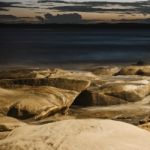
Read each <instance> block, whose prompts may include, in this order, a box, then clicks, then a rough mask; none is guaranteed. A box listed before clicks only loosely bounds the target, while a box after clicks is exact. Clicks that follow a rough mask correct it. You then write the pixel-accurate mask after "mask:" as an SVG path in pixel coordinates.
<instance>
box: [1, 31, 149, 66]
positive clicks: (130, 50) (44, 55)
mask: <svg viewBox="0 0 150 150" xmlns="http://www.w3.org/2000/svg"><path fill="white" fill-rule="evenodd" d="M138 60H145V61H149V60H150V29H145V30H144V29H135V30H134V29H133V30H129V29H97V30H92V29H89V30H84V29H83V30H80V29H79V30H67V29H66V30H56V29H53V30H52V29H21V28H19V29H11V28H9V29H8V28H1V29H0V65H3V64H5V65H11V64H22V65H23V64H24V65H39V64H40V65H51V64H55V63H57V64H63V63H95V62H97V63H120V62H122V63H126V62H136V61H138Z"/></svg>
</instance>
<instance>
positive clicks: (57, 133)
mask: <svg viewBox="0 0 150 150" xmlns="http://www.w3.org/2000/svg"><path fill="white" fill-rule="evenodd" d="M149 137H150V133H149V132H148V131H146V130H143V129H140V128H138V127H136V126H133V125H130V124H127V123H123V122H118V121H112V120H98V119H85V120H65V121H59V122H55V123H50V124H45V125H38V126H34V125H32V126H31V125H27V126H24V127H20V128H17V129H15V130H13V131H12V132H11V133H10V134H9V136H8V137H7V138H5V139H4V140H1V141H0V149H1V150H10V149H11V150H16V149H19V150H26V149H30V150H45V149H49V150H55V149H57V150H85V149H86V150H91V149H93V150H99V149H101V150H112V149H115V150H127V149H130V150H139V149H142V150H149V149H150V138H149Z"/></svg>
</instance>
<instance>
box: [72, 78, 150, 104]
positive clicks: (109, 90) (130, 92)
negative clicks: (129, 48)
mask: <svg viewBox="0 0 150 150" xmlns="http://www.w3.org/2000/svg"><path fill="white" fill-rule="evenodd" d="M149 93H150V83H149V81H148V80H137V81H134V80H131V79H130V80H126V79H125V80H124V79H122V80H120V79H119V80H118V79H117V78H116V80H115V81H113V80H112V79H108V81H107V82H105V81H104V83H102V84H100V85H98V84H97V86H94V87H90V88H88V89H87V90H84V91H83V92H81V94H80V95H79V96H78V97H77V98H76V100H75V102H74V104H75V105H81V106H92V105H99V106H106V105H114V104H122V103H127V102H136V101H139V100H142V99H143V98H145V97H146V96H147V95H149Z"/></svg>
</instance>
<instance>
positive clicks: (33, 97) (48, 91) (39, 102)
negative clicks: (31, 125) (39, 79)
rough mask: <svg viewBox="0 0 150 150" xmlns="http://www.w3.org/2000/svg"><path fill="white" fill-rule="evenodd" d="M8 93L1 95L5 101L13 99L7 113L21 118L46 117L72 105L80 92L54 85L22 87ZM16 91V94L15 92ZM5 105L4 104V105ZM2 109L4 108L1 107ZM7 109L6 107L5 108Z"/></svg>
mask: <svg viewBox="0 0 150 150" xmlns="http://www.w3.org/2000/svg"><path fill="white" fill-rule="evenodd" d="M7 92H8V94H7V95H6V94H5V93H4V94H3V95H1V97H2V98H3V99H5V100H4V101H7V99H8V100H9V101H11V100H12V102H11V105H10V104H8V105H9V106H8V105H6V106H7V107H8V110H7V115H8V116H12V117H15V118H19V119H27V118H30V117H35V118H36V119H38V118H42V117H46V116H48V115H51V114H55V113H57V112H61V111H65V110H66V109H68V108H69V107H70V105H71V104H72V102H73V101H74V99H75V97H76V96H77V95H78V92H75V91H70V90H63V89H58V88H54V87H50V86H48V87H46V86H43V87H29V86H28V87H22V88H21V89H20V88H18V89H13V90H8V91H7ZM9 92H10V93H9ZM14 93H15V94H14ZM3 107H4V106H3ZM1 109H2V108H1ZM3 109H5V108H3Z"/></svg>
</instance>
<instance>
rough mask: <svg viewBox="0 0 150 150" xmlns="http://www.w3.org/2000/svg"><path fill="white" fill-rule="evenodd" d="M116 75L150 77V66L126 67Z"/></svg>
mask: <svg viewBox="0 0 150 150" xmlns="http://www.w3.org/2000/svg"><path fill="white" fill-rule="evenodd" d="M116 75H143V76H150V66H149V65H145V66H126V67H123V68H122V69H121V70H120V71H119V72H118V73H116Z"/></svg>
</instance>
